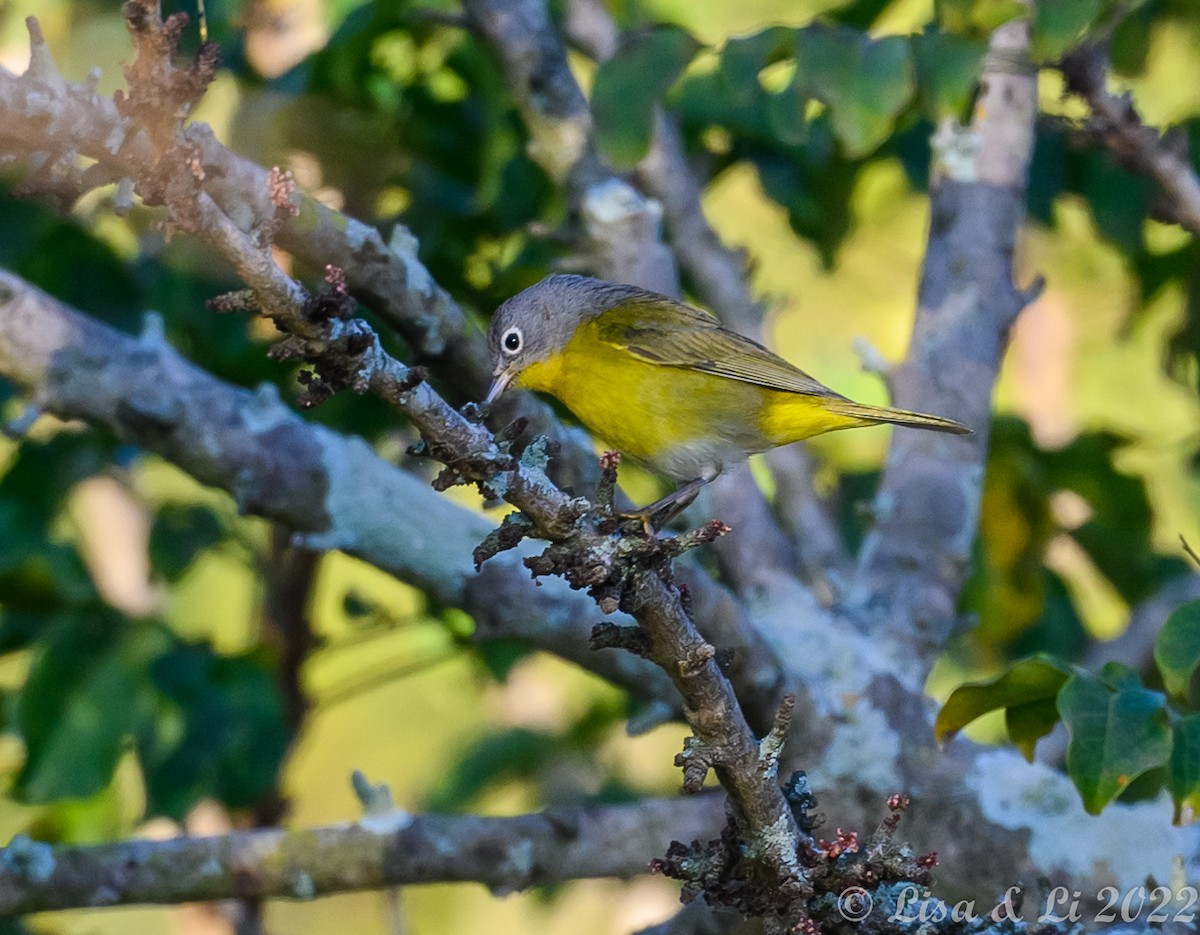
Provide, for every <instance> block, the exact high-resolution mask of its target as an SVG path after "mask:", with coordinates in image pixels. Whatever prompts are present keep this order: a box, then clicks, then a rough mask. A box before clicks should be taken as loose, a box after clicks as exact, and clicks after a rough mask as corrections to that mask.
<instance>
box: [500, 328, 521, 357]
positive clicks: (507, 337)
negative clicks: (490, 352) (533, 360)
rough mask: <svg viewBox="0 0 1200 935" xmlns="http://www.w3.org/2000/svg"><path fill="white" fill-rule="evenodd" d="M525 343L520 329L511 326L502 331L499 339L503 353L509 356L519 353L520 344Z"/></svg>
mask: <svg viewBox="0 0 1200 935" xmlns="http://www.w3.org/2000/svg"><path fill="white" fill-rule="evenodd" d="M524 343H525V336H524V335H523V334H521V329H520V328H518V327H516V326H513V327H512V328H509V329H508V330H507V331H506V332H504V337H502V338H501V339H500V346H501V347H502V348H503V349H504V353H505V354H507V355H508V356H509V357H512V356H513V355H514V354H519V353H520V351H521V346H522V345H523V344H524Z"/></svg>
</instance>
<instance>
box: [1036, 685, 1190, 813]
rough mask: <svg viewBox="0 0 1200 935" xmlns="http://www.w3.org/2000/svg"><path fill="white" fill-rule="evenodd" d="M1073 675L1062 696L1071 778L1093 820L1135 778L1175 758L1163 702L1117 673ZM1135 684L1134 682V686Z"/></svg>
mask: <svg viewBox="0 0 1200 935" xmlns="http://www.w3.org/2000/svg"><path fill="white" fill-rule="evenodd" d="M1106 676H1117V677H1116V679H1115V680H1116V682H1117V687H1115V688H1114V687H1113V686H1112V685H1111V684H1109V681H1110V679H1109V678H1100V677H1097V676H1094V675H1090V674H1087V673H1077V674H1075V675H1073V676H1072V677H1071V678H1070V679H1069V680H1068V681H1067V683H1066V684H1065V685H1064V686H1063V687H1062V690H1061V691H1060V692H1059V693H1058V712H1059V714H1060V715H1061V716H1062V719H1063V722H1064V723H1065V724H1066V726H1067V733H1068V735H1069V737H1070V742H1069V744H1068V747H1067V773H1068V774H1069V775H1070V777H1071V781H1072V782H1074V783H1075V788H1076V789H1078V790H1079V794H1080V796H1081V797H1082V799H1083V807H1084V808H1085V809H1086V810H1087V811H1088V812H1089V813H1090V814H1093V815H1095V814H1099V812H1100V810H1101V809H1103V808H1104V806H1105V805H1107V804H1108V803H1109V802H1111V801H1112V800H1113V799H1114V798H1116V797H1117V796H1118V795H1120V794H1121V792H1122V790H1124V789H1125V788H1126V787H1127V786H1128V785H1129V784H1130V783H1131V782H1132V781H1133V780H1134V779H1135V778H1137V777H1138V776H1140V775H1141V774H1142V773H1144V772H1146V771H1147V770H1149V769H1154V768H1155V767H1158V766H1163V765H1164V764H1166V763H1167V760H1168V759H1169V757H1170V755H1171V728H1170V726H1169V725H1168V724H1167V712H1166V709H1165V708H1164V702H1165V698H1164V697H1163V695H1161V694H1160V693H1158V692H1152V691H1149V690H1147V689H1145V688H1142V687H1140V686H1138V685H1136V684H1135V682H1131V681H1130V680H1129V679H1128V678H1127V677H1125V676H1124V675H1122V674H1118V673H1115V672H1114V673H1106ZM1135 681H1136V680H1135Z"/></svg>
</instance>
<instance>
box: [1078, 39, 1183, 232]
mask: <svg viewBox="0 0 1200 935" xmlns="http://www.w3.org/2000/svg"><path fill="white" fill-rule="evenodd" d="M1059 68H1060V69H1061V70H1062V73H1063V77H1064V78H1066V81H1067V90H1068V91H1070V92H1072V93H1074V94H1078V95H1079V96H1080V97H1082V98H1083V99H1084V100H1085V101H1087V103H1088V106H1089V107H1090V108H1091V109H1092V117H1091V120H1090V121H1089V127H1088V129H1090V130H1093V131H1094V132H1095V133H1096V135H1097V136H1098V137H1099V139H1100V141H1101V142H1102V143H1103V144H1104V145H1105V146H1107V147H1108V149H1109V151H1110V152H1111V153H1112V154H1113V156H1114V157H1115V158H1116V159H1117V160H1118V161H1119V162H1121V163H1122V164H1123V165H1125V166H1127V167H1128V168H1130V169H1131V170H1133V171H1134V172H1139V173H1141V174H1143V175H1147V176H1149V177H1150V178H1152V179H1154V181H1155V182H1156V183H1158V187H1159V188H1160V189H1161V190H1162V193H1163V196H1164V198H1163V199H1162V213H1163V214H1164V215H1165V216H1168V217H1171V218H1173V219H1175V220H1176V221H1178V222H1179V223H1180V224H1182V225H1183V226H1184V227H1186V228H1187V229H1188V230H1190V231H1191V232H1192V233H1193V234H1200V177H1197V175H1196V170H1195V167H1194V166H1193V165H1192V163H1191V161H1190V160H1189V159H1188V153H1187V134H1186V133H1184V132H1182V131H1180V132H1176V133H1174V134H1169V135H1167V136H1164V135H1163V134H1161V133H1159V132H1158V131H1157V130H1155V129H1154V128H1153V127H1148V126H1146V124H1144V123H1143V122H1142V119H1141V117H1140V116H1138V112H1137V110H1136V109H1134V106H1133V100H1132V99H1131V97H1130V96H1129V95H1128V94H1124V95H1120V96H1118V95H1116V94H1113V93H1112V92H1111V91H1109V90H1108V88H1107V86H1106V84H1105V75H1106V73H1107V71H1108V69H1107V66H1106V63H1105V56H1104V51H1103V48H1102V47H1099V46H1097V45H1095V44H1092V43H1085V44H1084V45H1081V46H1079V47H1078V48H1077V49H1073V50H1071V51H1070V52H1068V53H1067V54H1066V55H1065V56H1063V59H1062V61H1061V62H1060V63H1059Z"/></svg>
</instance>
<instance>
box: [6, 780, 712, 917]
mask: <svg viewBox="0 0 1200 935" xmlns="http://www.w3.org/2000/svg"><path fill="white" fill-rule="evenodd" d="M721 809H722V806H721V798H720V796H714V795H704V796H696V797H693V798H689V799H647V800H645V801H642V802H638V803H637V804H635V805H612V806H594V807H590V806H580V807H563V808H556V809H552V810H548V811H545V812H540V813H537V814H531V815H518V816H514V817H511V818H488V817H483V816H478V815H410V814H407V813H405V812H400V811H393V812H389V813H386V814H382V815H371V816H368V817H366V818H363V819H362V820H360V821H358V822H355V823H353V824H345V825H334V826H329V827H323V828H311V829H305V830H278V829H270V830H256V831H240V832H233V833H232V834H228V835H224V836H221V837H208V838H187V837H185V838H173V839H169V840H165V841H138V840H134V841H123V842H120V843H117V844H100V845H90V846H89V845H85V846H64V847H51V846H50V845H48V844H42V843H37V842H33V841H30V840H29V839H28V838H17V839H15V840H13V841H12V842H11V843H9V845H8V846H7V847H6V848H4V849H3V850H2V851H0V916H3V917H5V918H10V917H12V916H16V915H23V914H26V913H30V912H40V911H44V910H47V909H76V908H85V907H87V908H96V907H103V906H118V905H131V904H147V903H169V904H175V903H188V902H200V901H207V900H217V899H233V898H243V899H266V898H284V899H312V898H314V897H316V896H323V895H327V894H331V893H341V892H347V891H352V890H370V889H380V888H383V887H387V886H398V885H403V884H412V883H457V882H478V883H483V884H484V885H485V886H487V887H489V888H490V889H491V890H493V891H494V892H496V893H498V894H500V893H512V892H516V891H518V890H523V889H527V888H529V887H531V886H544V885H547V884H552V883H560V882H564V881H567V880H577V879H586V878H590V877H628V876H633V875H636V874H641V873H644V872H646V870H647V858H646V855H647V854H654V853H660V852H662V851H663V850H665V849H666V847H667V844H668V842H669V841H670V840H671V838H672V837H674V836H677V835H684V836H689V837H691V836H695V837H705V836H709V835H712V834H713V833H715V831H716V829H718V828H719V826H720V823H721V818H722V815H721Z"/></svg>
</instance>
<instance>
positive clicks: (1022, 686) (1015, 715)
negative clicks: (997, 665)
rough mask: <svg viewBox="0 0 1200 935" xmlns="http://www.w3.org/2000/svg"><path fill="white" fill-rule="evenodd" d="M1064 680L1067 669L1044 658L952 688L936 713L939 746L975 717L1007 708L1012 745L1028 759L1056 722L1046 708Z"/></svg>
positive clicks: (1051, 706) (1020, 663)
mask: <svg viewBox="0 0 1200 935" xmlns="http://www.w3.org/2000/svg"><path fill="white" fill-rule="evenodd" d="M1067 678H1068V670H1067V669H1065V668H1064V667H1063V666H1062V665H1061V664H1059V663H1057V662H1055V661H1054V660H1053V659H1051V658H1050V657H1048V656H1033V657H1031V658H1029V659H1022V660H1021V661H1020V662H1017V663H1014V664H1013V666H1012V668H1010V669H1009V670H1008V671H1007V672H1005V673H1004V674H1003V675H1002V676H1000V677H999V678H997V679H993V680H992V681H990V682H981V683H979V684H977V685H963V686H962V687H961V688H957V689H955V690H954V692H953V693H951V695H950V697H949V698H947V699H946V703H945V704H944V705H942V710H941V711H939V712H938V716H937V721H936V723H935V724H934V728H933V730H934V735H935V736H936V737H937V739H938V742H939V743H940V742H942V741H943V740H946V739H947V738H949V737H951V736H953V735H954V734H956V733H957V732H958V731H960V730H962V729H963V728H964V727H966V726H967V725H968V724H970V723H971V722H972V721H973V720H975V719H976V718H977V717H980V716H982V715H984V714H987V713H988V712H989V711H998V710H1001V709H1007V710H1008V714H1007V719H1008V726H1009V733H1010V735H1011V736H1012V739H1013V742H1014V743H1016V744H1017V746H1018V747H1019V748H1020V749H1021V752H1022V753H1024V754H1025V757H1026V759H1031V758H1032V756H1033V747H1034V744H1036V743H1037V741H1038V740H1039V739H1040V738H1042V737H1044V736H1045V735H1046V734H1047V733H1049V731H1050V728H1052V727H1053V726H1054V724H1055V722H1056V721H1057V720H1058V717H1057V714H1055V715H1054V716H1051V714H1050V711H1049V710H1048V708H1049V709H1053V708H1054V699H1055V697H1056V696H1057V695H1058V692H1059V689H1061V688H1062V685H1063V683H1064V682H1065V681H1066V680H1067Z"/></svg>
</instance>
